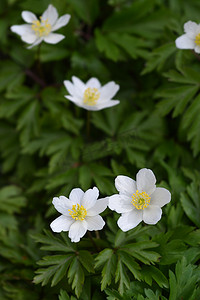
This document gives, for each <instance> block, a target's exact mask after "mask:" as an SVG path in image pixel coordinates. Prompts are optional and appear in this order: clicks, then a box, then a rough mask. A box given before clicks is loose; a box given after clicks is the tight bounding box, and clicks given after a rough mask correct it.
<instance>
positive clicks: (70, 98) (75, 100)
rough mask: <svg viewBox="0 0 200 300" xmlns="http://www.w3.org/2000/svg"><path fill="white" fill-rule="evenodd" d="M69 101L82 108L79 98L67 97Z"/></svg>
mask: <svg viewBox="0 0 200 300" xmlns="http://www.w3.org/2000/svg"><path fill="white" fill-rule="evenodd" d="M65 98H67V99H68V100H70V101H72V102H73V103H74V104H76V105H78V106H79V107H82V104H81V102H80V101H79V100H78V98H75V97H72V96H65Z"/></svg>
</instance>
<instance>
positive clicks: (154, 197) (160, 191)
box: [150, 187, 171, 207]
mask: <svg viewBox="0 0 200 300" xmlns="http://www.w3.org/2000/svg"><path fill="white" fill-rule="evenodd" d="M170 200H171V193H170V192H169V191H168V190H167V189H165V188H161V187H158V188H156V190H155V191H154V192H153V194H151V202H150V205H157V206H159V207H163V206H164V205H165V204H167V203H169V202H170Z"/></svg>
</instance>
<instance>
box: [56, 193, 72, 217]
mask: <svg viewBox="0 0 200 300" xmlns="http://www.w3.org/2000/svg"><path fill="white" fill-rule="evenodd" d="M52 203H53V205H54V207H55V209H56V210H57V211H58V212H59V213H61V214H63V215H66V216H69V212H68V209H71V208H72V205H73V204H74V203H72V201H70V200H69V199H68V198H66V197H65V196H60V197H54V198H53V201H52Z"/></svg>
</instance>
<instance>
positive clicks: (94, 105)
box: [64, 76, 119, 110]
mask: <svg viewBox="0 0 200 300" xmlns="http://www.w3.org/2000/svg"><path fill="white" fill-rule="evenodd" d="M72 81H73V83H72V82H71V81H69V80H65V81H64V85H65V87H66V89H67V90H68V92H69V94H70V96H65V97H66V98H67V99H69V100H70V101H72V102H74V103H75V104H76V105H78V106H80V107H83V108H85V109H87V110H101V109H104V108H106V107H111V106H114V105H117V104H119V100H111V99H112V97H113V96H114V95H115V94H116V93H117V91H118V90H119V85H118V84H116V83H115V82H114V81H110V82H108V83H107V84H105V85H104V86H101V84H100V82H99V80H98V79H97V78H91V79H90V80H88V81H87V82H86V83H83V82H82V81H81V80H80V79H79V78H77V77H75V76H73V77H72Z"/></svg>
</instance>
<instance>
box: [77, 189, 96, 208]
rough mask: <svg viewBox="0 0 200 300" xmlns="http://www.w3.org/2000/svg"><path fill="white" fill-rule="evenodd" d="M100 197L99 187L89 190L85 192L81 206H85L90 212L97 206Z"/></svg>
mask: <svg viewBox="0 0 200 300" xmlns="http://www.w3.org/2000/svg"><path fill="white" fill-rule="evenodd" d="M98 197H99V190H98V188H97V187H93V189H89V190H87V191H86V192H85V194H84V196H83V198H82V201H81V205H83V206H84V208H85V209H86V210H89V209H90V208H91V207H93V206H94V205H95V204H96V202H97V198H98Z"/></svg>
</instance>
